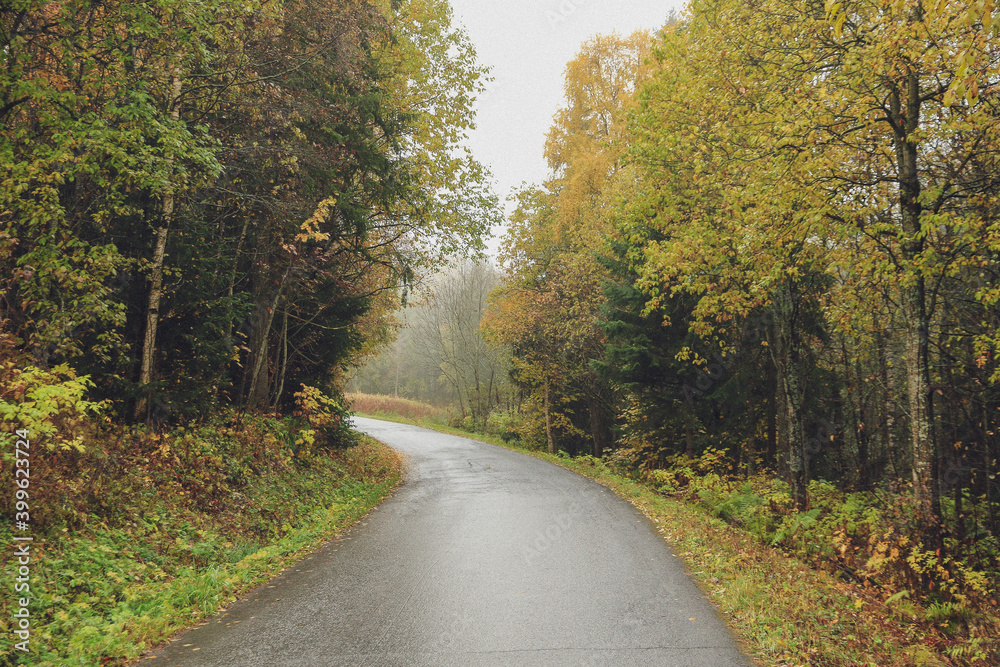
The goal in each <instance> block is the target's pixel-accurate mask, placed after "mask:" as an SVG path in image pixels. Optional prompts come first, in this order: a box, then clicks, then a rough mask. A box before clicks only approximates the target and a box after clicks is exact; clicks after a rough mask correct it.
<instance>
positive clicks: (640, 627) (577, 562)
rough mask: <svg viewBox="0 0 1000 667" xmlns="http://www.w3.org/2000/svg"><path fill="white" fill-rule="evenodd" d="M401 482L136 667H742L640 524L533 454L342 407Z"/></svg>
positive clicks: (592, 487)
mask: <svg viewBox="0 0 1000 667" xmlns="http://www.w3.org/2000/svg"><path fill="white" fill-rule="evenodd" d="M355 425H356V428H358V429H359V430H361V431H363V432H365V433H368V434H370V435H372V436H374V437H376V438H378V439H379V440H381V441H383V442H385V443H386V444H388V445H390V446H391V447H393V448H395V449H396V450H398V451H400V452H402V453H403V454H405V455H406V463H407V473H406V477H405V480H406V481H405V483H404V484H403V485H402V486H401V487H400V488H399V489H398V490H397V491H396V493H395V494H394V495H393V496H392V497H391V498H389V499H388V500H386V501H385V502H384V503H383V504H382V505H381V506H380V507H379V508H378V509H377V510H375V511H374V512H373V513H371V514H370V515H369V516H368V517H366V518H365V519H364V520H363V521H362V522H361V523H360V524H358V525H357V526H355V527H353V528H352V529H350V530H348V531H346V532H345V533H344V535H342V536H341V537H339V538H337V539H336V540H334V541H332V542H330V543H329V544H327V545H326V546H324V547H323V548H322V549H320V550H319V551H317V552H316V553H315V554H314V555H312V556H310V557H309V558H307V559H305V560H303V561H301V562H300V563H298V564H297V565H295V566H294V567H293V568H291V569H290V570H288V571H287V572H285V573H283V574H282V575H280V576H279V577H276V578H275V579H273V580H271V581H269V582H268V583H267V584H265V585H263V586H261V587H259V588H257V589H254V590H253V591H250V592H249V593H248V594H247V595H245V596H244V597H243V598H241V599H240V600H239V601H237V602H236V603H234V604H233V605H232V606H231V607H230V608H229V609H228V610H226V611H225V612H222V613H220V614H219V615H218V616H216V617H214V618H212V619H210V620H209V621H208V622H207V623H205V624H203V625H201V626H199V627H196V628H194V629H192V630H189V631H187V632H186V633H183V634H182V635H180V636H179V637H178V638H177V639H176V640H174V641H173V642H171V643H170V644H167V645H166V646H165V647H162V648H161V649H160V650H158V651H155V652H154V653H152V654H151V655H152V656H154V659H151V660H150V659H147V660H142V661H140V664H148V665H183V666H187V665H232V666H234V667H235V666H241V667H250V666H256V665H267V666H268V667H272V666H284V665H289V666H291V665H317V666H319V665H372V666H377V667H390V666H395V665H427V666H432V665H433V666H452V665H454V666H456V667H476V666H480V665H483V666H486V665H525V666H527V665H545V666H549V665H551V666H559V665H585V666H589V665H595V666H596V665H606V666H608V667H627V666H630V665H662V666H672V667H687V666H691V667H694V666H703V667H729V666H736V665H740V666H746V665H749V664H750V662H749V660H747V659H746V658H744V657H743V656H742V655H741V654H740V652H739V649H738V648H737V646H736V643H735V641H734V639H733V637H732V634H731V633H730V632H729V630H728V629H727V628H726V627H725V625H724V623H723V622H722V621H721V620H720V618H719V617H718V616H717V614H716V612H715V610H714V608H713V607H712V606H711V605H710V604H709V603H708V601H707V600H706V599H705V596H704V595H703V594H702V593H701V591H700V590H699V589H698V588H697V586H696V585H695V584H694V583H693V582H692V581H691V579H690V578H689V577H688V576H687V575H686V574H685V573H684V569H683V566H682V564H681V562H680V560H679V559H678V558H677V557H676V556H674V555H673V553H672V552H671V551H670V548H669V547H668V546H667V544H666V543H665V542H664V541H663V539H662V538H661V537H659V536H658V535H657V533H656V531H655V530H654V529H653V527H652V525H651V524H650V522H649V521H648V520H647V519H646V518H645V517H643V516H642V515H641V514H639V513H638V512H637V511H636V510H635V509H634V508H633V507H632V506H631V505H629V504H628V503H626V502H624V501H622V500H621V499H619V498H618V497H617V496H615V495H614V493H612V492H611V491H609V490H607V489H605V488H604V487H602V486H600V485H598V484H596V483H594V482H592V481H590V480H588V479H586V478H583V477H580V476H579V475H576V474H575V473H572V472H570V471H568V470H565V469H563V468H560V467H559V466H556V465H553V464H551V463H548V462H546V461H541V460H538V459H535V458H532V457H530V456H526V455H523V454H518V453H516V452H511V451H508V450H506V449H503V448H500V447H495V446H493V445H487V444H483V443H480V442H476V441H474V440H469V439H465V438H460V437H456V436H451V435H444V434H440V433H436V432H434V431H429V430H426V429H421V428H418V427H415V426H407V425H403V424H394V423H389V422H383V421H377V420H372V419H363V418H358V417H356V418H355Z"/></svg>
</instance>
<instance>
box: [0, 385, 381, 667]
mask: <svg viewBox="0 0 1000 667" xmlns="http://www.w3.org/2000/svg"><path fill="white" fill-rule="evenodd" d="M4 370H6V372H7V375H6V376H5V377H4V378H2V379H3V380H4V382H3V384H2V387H3V391H2V392H0V418H2V419H3V422H4V423H3V427H4V431H3V433H4V434H11V433H14V432H15V430H18V429H20V430H22V431H23V430H25V429H27V430H28V431H29V432H30V433H31V434H32V435H31V448H30V452H31V454H30V471H31V475H30V508H31V512H30V530H29V532H28V533H22V532H19V533H18V535H19V536H23V535H25V534H29V535H30V536H31V537H32V538H33V541H32V542H31V543H30V580H29V584H30V591H29V592H27V593H24V592H21V593H17V594H15V592H14V591H13V582H14V580H15V577H16V576H17V568H18V567H19V563H18V559H17V557H16V556H15V555H14V549H13V548H8V549H4V550H3V552H2V555H0V569H2V571H3V576H4V578H5V580H6V581H7V582H8V584H6V586H5V587H6V588H7V592H6V594H5V595H3V596H0V664H24V665H123V664H126V663H127V662H128V661H130V660H133V659H135V658H137V657H138V656H139V655H141V654H142V652H143V651H144V650H146V649H148V648H150V647H151V646H153V645H155V644H156V643H158V642H161V641H163V640H164V639H166V638H167V637H169V636H170V635H171V634H172V633H174V632H175V631H177V630H179V629H181V628H184V627H186V626H188V625H191V624H192V623H194V622H195V621H197V620H198V619H200V618H203V617H205V616H207V615H210V614H212V613H214V612H215V611H216V610H217V609H219V608H220V607H221V606H224V605H225V604H227V603H228V602H230V601H231V600H233V599H235V597H236V596H237V595H238V594H239V593H240V592H242V591H244V590H246V589H248V588H251V587H252V586H254V585H257V584H259V583H261V582H263V581H265V580H266V579H267V578H268V577H270V576H272V575H274V574H276V573H277V572H279V571H280V570H281V569H282V568H283V567H285V566H287V565H288V564H289V563H290V562H291V561H293V560H295V559H297V558H298V557H300V556H302V555H304V554H305V553H307V552H309V551H311V550H313V549H314V548H315V547H316V546H318V545H319V544H320V543H322V542H323V541H325V540H326V539H329V538H330V537H332V536H333V535H334V534H336V532H338V531H339V530H341V529H342V528H343V527H345V526H346V525H349V524H350V523H352V522H353V521H355V520H357V519H358V518H360V517H361V516H363V515H364V514H365V513H367V512H368V510H369V509H371V508H372V507H373V506H374V505H376V504H377V503H378V502H379V500H381V499H382V498H383V497H385V495H386V494H388V493H389V492H390V490H391V489H392V488H393V486H394V485H395V484H396V482H397V481H398V479H399V474H400V462H399V460H398V458H397V457H396V455H395V453H393V452H392V451H391V450H389V449H388V448H387V447H385V446H384V445H381V444H380V443H377V442H375V441H373V440H371V439H369V438H365V437H363V436H359V435H357V434H354V433H352V432H350V431H349V430H348V429H346V423H345V422H346V416H347V411H346V409H345V408H344V407H343V406H342V405H341V404H340V403H338V402H337V401H335V400H333V399H331V398H329V397H326V396H324V395H323V394H322V393H321V392H319V391H317V390H315V389H313V388H310V387H303V388H302V391H300V392H299V393H298V394H297V395H296V396H297V398H298V405H297V409H296V410H295V413H294V414H293V415H290V416H288V417H284V418H279V417H275V416H265V415H256V414H244V415H240V414H236V413H229V414H218V415H215V416H212V417H210V418H206V419H204V420H202V421H200V422H197V423H191V424H187V425H182V426H175V427H171V428H161V429H157V428H147V427H144V426H140V427H125V426H121V425H115V424H114V423H113V422H112V421H111V420H110V419H107V418H102V416H101V413H102V410H103V408H104V406H102V405H101V404H96V403H89V402H87V401H85V400H84V399H83V395H84V392H85V389H86V386H87V382H86V378H77V377H76V376H75V375H73V373H72V371H71V370H69V369H64V368H60V369H54V370H53V371H44V372H43V371H37V370H34V371H33V370H31V369H28V371H27V372H20V373H15V372H12V371H11V369H9V368H5V369H0V371H4ZM2 444H3V449H2V461H3V467H2V469H0V485H2V486H3V488H6V489H13V488H14V470H16V467H15V465H13V464H14V463H15V457H14V441H13V440H11V439H9V438H6V437H5V438H4V439H3V442H2ZM5 500H6V502H5V509H6V510H8V515H9V516H10V514H9V511H10V510H12V506H13V500H14V499H13V494H12V493H8V494H6V497H5ZM0 541H2V542H3V543H4V544H8V545H11V544H14V542H13V535H12V526H11V525H10V522H0ZM25 595H27V596H29V597H30V604H29V607H28V609H29V612H30V624H31V625H30V633H31V634H30V641H29V648H30V651H29V652H27V653H25V652H22V651H19V650H17V649H16V648H15V642H18V641H20V638H18V637H17V636H16V635H15V634H14V633H13V629H14V626H13V624H14V623H15V622H16V620H15V619H13V617H12V613H13V611H14V606H15V605H17V604H18V599H19V597H21V596H25Z"/></svg>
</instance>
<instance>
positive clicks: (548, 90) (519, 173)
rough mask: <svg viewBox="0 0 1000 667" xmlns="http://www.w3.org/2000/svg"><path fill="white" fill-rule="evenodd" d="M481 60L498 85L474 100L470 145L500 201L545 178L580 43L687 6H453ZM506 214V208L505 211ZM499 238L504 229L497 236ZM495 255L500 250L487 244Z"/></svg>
mask: <svg viewBox="0 0 1000 667" xmlns="http://www.w3.org/2000/svg"><path fill="white" fill-rule="evenodd" d="M451 5H452V8H453V9H454V12H455V22H456V23H457V24H459V25H462V26H464V27H465V29H466V30H467V31H468V33H469V37H470V39H471V40H472V42H473V44H474V45H475V47H476V52H477V54H478V56H479V62H480V63H482V64H484V65H487V66H488V67H490V69H491V75H492V76H493V79H494V80H493V81H492V82H491V83H490V84H488V88H487V90H486V92H485V93H484V94H483V95H481V96H480V98H479V100H477V103H476V106H477V110H478V114H477V119H476V125H477V128H476V130H475V131H474V132H473V133H472V134H471V135H470V136H469V142H468V145H469V147H470V148H471V149H472V151H473V153H474V154H475V156H476V158H477V159H478V160H479V161H480V162H481V163H482V164H484V165H485V166H486V167H487V168H489V169H490V171H491V172H492V173H493V178H494V190H495V192H496V193H497V195H499V196H500V199H501V201H503V200H504V199H505V198H506V197H507V195H508V194H509V193H510V190H511V188H513V187H515V186H517V185H519V184H520V183H521V182H522V181H527V182H529V183H540V182H541V181H543V180H544V179H545V178H546V176H547V175H548V167H547V166H546V164H545V157H544V154H543V151H544V146H545V133H546V132H548V129H549V126H550V125H551V124H552V117H553V116H554V115H555V113H556V111H557V110H558V109H559V107H561V106H562V104H563V72H564V70H565V67H566V63H567V62H569V61H570V60H571V59H572V58H573V57H574V56H575V55H576V54H577V52H578V51H579V49H580V45H581V44H582V43H583V42H584V41H586V40H587V39H588V38H590V37H592V36H593V35H596V34H608V33H611V32H618V33H619V34H621V35H628V34H630V33H632V31H634V30H637V29H648V30H650V31H655V30H656V29H658V28H659V27H661V26H662V25H663V24H664V23H665V22H666V18H667V14H668V13H669V12H670V10H671V9H675V10H678V11H680V10H681V9H682V7H683V5H684V0H503V1H495V2H484V1H483V0H451ZM508 210H509V207H508ZM497 233H498V234H499V233H502V230H498V232H497ZM489 246H490V249H491V251H492V254H495V251H496V248H497V247H498V240H497V239H496V238H495V239H493V240H492V241H491V242H490V243H489Z"/></svg>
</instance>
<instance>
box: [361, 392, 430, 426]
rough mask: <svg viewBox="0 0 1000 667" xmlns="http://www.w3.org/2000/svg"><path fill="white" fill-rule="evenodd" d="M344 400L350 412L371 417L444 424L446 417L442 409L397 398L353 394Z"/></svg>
mask: <svg viewBox="0 0 1000 667" xmlns="http://www.w3.org/2000/svg"><path fill="white" fill-rule="evenodd" d="M345 398H346V399H347V404H348V405H349V406H350V407H351V410H352V411H354V412H356V413H358V414H362V415H371V416H373V417H377V416H391V415H395V416H399V417H405V418H406V419H412V420H423V419H430V420H432V421H440V422H445V421H446V420H447V416H448V414H447V410H446V409H444V408H440V407H436V406H433V405H431V404H430V403H421V402H420V401H414V400H411V399H409V398H400V397H398V396H386V395H385V394H362V393H360V392H353V393H350V394H346V395H345Z"/></svg>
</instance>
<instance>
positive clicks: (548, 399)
mask: <svg viewBox="0 0 1000 667" xmlns="http://www.w3.org/2000/svg"><path fill="white" fill-rule="evenodd" d="M551 394H552V388H551V385H550V383H549V381H548V379H546V380H545V439H546V440H547V441H548V445H549V454H556V453H558V452H557V451H556V438H555V436H554V435H553V433H552V396H551Z"/></svg>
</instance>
